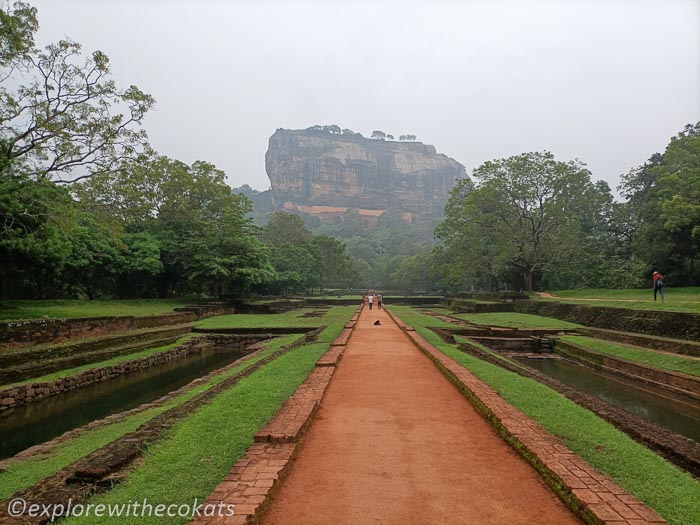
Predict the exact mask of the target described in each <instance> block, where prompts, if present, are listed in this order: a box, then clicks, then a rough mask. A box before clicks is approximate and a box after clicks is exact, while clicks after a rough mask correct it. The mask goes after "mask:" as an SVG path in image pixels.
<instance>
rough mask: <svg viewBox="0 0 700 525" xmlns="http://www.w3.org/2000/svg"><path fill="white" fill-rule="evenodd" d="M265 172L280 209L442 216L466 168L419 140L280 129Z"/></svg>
mask: <svg viewBox="0 0 700 525" xmlns="http://www.w3.org/2000/svg"><path fill="white" fill-rule="evenodd" d="M265 168H266V170H267V175H268V177H269V178H270V183H271V186H272V200H273V203H274V205H275V207H276V208H277V209H285V210H289V211H302V212H304V213H312V214H317V215H320V216H324V215H329V216H333V215H334V214H335V215H338V214H342V213H344V212H345V211H347V209H356V210H360V214H362V215H367V216H373V215H377V213H379V214H381V211H383V210H388V209H391V210H396V211H401V212H404V214H405V216H407V217H411V216H418V217H440V216H442V215H443V211H444V207H445V203H446V202H447V199H448V197H449V192H450V190H451V189H452V187H453V186H454V184H455V180H456V179H459V178H463V177H466V172H465V169H464V166H462V165H461V164H460V163H458V162H457V161H455V160H453V159H451V158H449V157H447V156H445V155H442V154H438V153H436V152H435V148H434V147H433V146H429V145H426V144H422V143H420V142H393V141H383V140H374V139H367V138H364V137H361V136H358V135H341V134H332V133H329V132H326V131H312V130H285V129H278V130H277V131H276V132H275V133H274V134H273V135H272V137H270V145H269V148H268V150H267V153H266V155H265Z"/></svg>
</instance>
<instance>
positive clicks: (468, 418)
mask: <svg viewBox="0 0 700 525" xmlns="http://www.w3.org/2000/svg"><path fill="white" fill-rule="evenodd" d="M376 319H381V322H382V326H373V322H374V321H375V320H376ZM263 523H265V524H267V525H273V524H286V525H313V524H333V525H342V524H367V523H378V524H383V525H384V524H386V525H399V524H400V525H410V524H426V523H437V524H441V525H448V524H457V523H464V524H472V525H474V524H478V525H504V524H523V525H525V524H528V525H529V524H532V523H537V524H538V525H546V524H551V525H567V524H574V523H580V522H579V521H578V520H577V519H576V518H575V517H574V516H573V515H572V514H571V513H570V512H569V510H568V509H567V508H566V507H565V506H564V504H563V503H561V501H559V499H558V498H557V497H556V496H555V495H554V494H553V493H552V492H550V491H549V489H548V488H547V487H546V486H545V485H544V484H543V482H542V481H541V480H540V478H539V477H538V475H537V473H536V472H535V471H534V469H532V468H531V467H530V466H529V465H528V464H526V463H525V461H524V460H522V459H521V458H520V457H519V456H518V455H517V453H516V452H515V451H513V450H512V449H511V448H510V446H508V445H507V444H506V443H505V442H503V441H502V440H501V439H500V438H499V437H497V436H496V434H495V433H494V432H493V430H492V429H491V427H490V426H488V424H487V423H486V422H485V421H484V420H483V418H482V417H481V416H480V415H479V414H478V413H477V412H476V411H475V410H474V408H473V407H472V405H471V404H470V403H469V402H468V401H467V400H466V399H465V398H464V397H463V396H462V394H461V393H459V392H458V391H457V389H456V388H455V387H454V386H453V385H452V384H451V383H449V382H448V381H447V379H445V378H444V377H443V376H442V375H441V374H440V372H439V371H438V370H437V368H436V367H435V366H434V365H433V364H432V362H430V361H429V360H428V358H427V357H425V356H424V355H423V354H422V353H420V351H419V350H418V349H417V348H416V347H415V346H414V345H413V344H412V343H411V342H410V340H409V339H408V338H407V337H406V336H405V335H404V334H403V333H402V332H401V331H400V330H399V328H398V327H397V326H396V324H395V323H393V321H392V320H391V319H390V318H389V316H388V315H386V314H385V313H384V312H377V311H376V310H374V311H372V312H370V311H368V310H366V309H365V310H364V311H363V313H362V315H361V316H360V320H359V322H358V325H357V328H356V330H355V333H354V334H353V336H352V338H351V340H350V343H349V345H348V347H347V349H346V351H345V354H344V356H343V360H342V361H341V363H340V366H339V367H338V369H337V371H336V373H335V375H334V377H333V380H332V381H331V384H330V386H329V387H328V391H327V392H326V397H325V398H324V400H323V404H322V405H321V408H320V410H319V412H318V413H317V416H316V418H315V419H314V422H313V424H312V426H311V429H310V430H309V432H308V435H307V437H306V441H305V442H304V445H303V447H302V449H301V452H300V453H299V457H298V459H297V461H296V462H295V463H294V465H293V466H292V470H291V472H290V474H289V477H288V478H287V479H286V480H285V481H284V482H283V483H282V486H281V488H280V491H279V493H278V494H277V496H276V498H275V499H274V501H273V503H272V506H271V508H270V510H269V512H268V513H267V515H266V517H265V519H264V520H263Z"/></svg>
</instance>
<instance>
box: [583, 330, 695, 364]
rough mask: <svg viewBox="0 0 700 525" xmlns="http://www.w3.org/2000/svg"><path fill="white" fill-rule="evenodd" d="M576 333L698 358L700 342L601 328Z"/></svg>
mask: <svg viewBox="0 0 700 525" xmlns="http://www.w3.org/2000/svg"><path fill="white" fill-rule="evenodd" d="M578 332H580V333H582V334H584V335H588V336H591V337H595V338H596V339H604V340H606V341H615V342H617V343H623V344H627V345H634V346H638V347H642V348H651V349H653V350H661V351H663V352H671V353H674V354H685V355H691V356H694V357H700V342H695V341H681V340H678V339H671V338H669V337H657V336H653V335H644V334H631V333H629V332H619V331H617V330H604V329H602V328H589V327H586V328H579V329H578Z"/></svg>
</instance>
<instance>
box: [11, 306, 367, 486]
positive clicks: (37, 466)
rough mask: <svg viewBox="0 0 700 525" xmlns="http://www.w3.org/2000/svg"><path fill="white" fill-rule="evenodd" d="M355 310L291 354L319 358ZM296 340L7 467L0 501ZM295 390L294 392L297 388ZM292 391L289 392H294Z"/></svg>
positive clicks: (335, 316)
mask: <svg viewBox="0 0 700 525" xmlns="http://www.w3.org/2000/svg"><path fill="white" fill-rule="evenodd" d="M354 310H355V307H335V308H331V309H329V310H328V312H327V313H326V315H325V316H324V317H323V318H319V319H322V320H323V323H318V324H323V325H327V326H328V327H327V328H326V329H325V330H324V331H323V332H321V334H319V337H318V339H319V341H320V343H316V344H314V345H307V346H305V347H302V348H300V349H296V350H293V352H298V351H299V350H303V349H307V350H309V353H308V355H307V356H306V357H305V358H304V359H307V358H308V356H309V355H312V354H313V355H317V356H318V357H320V355H321V354H322V353H323V352H324V351H325V350H326V349H327V348H328V346H329V345H330V342H331V341H332V340H333V339H335V338H336V337H337V336H338V335H339V334H340V332H341V331H342V330H343V327H344V325H345V323H346V322H347V321H348V319H349V318H350V316H351V315H352V313H353V312H354ZM294 314H295V312H288V313H287V314H282V316H284V317H285V318H286V319H289V318H291V317H292V316H293V315H294ZM298 314H299V312H296V315H298ZM241 317H242V316H241ZM253 317H260V318H263V320H264V319H267V318H269V317H271V316H270V315H259V316H253ZM303 321H308V319H304V318H302V319H299V322H303ZM247 324H248V326H250V319H248V323H247ZM260 325H262V326H267V325H266V324H265V323H264V322H261V323H260ZM298 337H299V334H290V335H287V336H282V337H279V338H276V339H274V340H273V341H270V342H268V343H266V344H265V347H266V349H265V351H263V352H261V353H260V354H259V355H258V356H256V357H255V358H254V359H251V360H248V361H246V362H245V363H242V364H241V365H239V366H237V367H235V368H233V369H232V370H229V371H228V372H226V373H225V374H219V375H216V376H214V377H213V378H212V379H210V380H209V381H208V382H207V383H206V384H203V385H198V386H197V387H195V388H193V389H191V390H189V391H187V392H185V393H183V394H181V395H180V396H177V397H176V398H175V399H173V400H171V401H169V402H168V403H167V404H165V405H164V406H162V407H155V408H152V409H149V410H147V411H144V412H142V413H138V414H134V415H133V416H130V417H128V418H127V419H125V420H122V421H119V422H116V423H112V424H109V425H106V426H104V427H100V428H97V429H92V430H86V431H85V432H82V433H81V434H80V435H78V436H76V437H75V438H74V439H72V440H70V441H67V442H65V443H62V444H60V445H58V446H57V447H56V448H55V449H53V451H52V452H51V453H50V454H48V455H39V456H33V457H31V458H29V459H27V460H25V461H22V462H21V463H16V464H14V465H12V466H10V467H9V468H8V469H7V471H5V472H0V499H3V498H7V497H8V496H10V495H11V494H13V493H14V492H16V491H18V490H21V489H22V488H25V487H28V486H31V485H33V484H34V483H36V482H38V481H40V480H41V479H44V478H45V477H47V476H50V475H52V474H53V473H55V472H56V471H58V470H60V469H61V468H64V467H66V466H67V465H69V464H71V463H73V462H75V461H77V460H78V459H80V458H81V457H84V456H85V455H87V454H89V453H91V452H93V451H94V450H97V449H98V448H100V447H103V446H105V445H106V444H108V443H110V442H112V441H114V440H115V439H117V438H119V437H121V436H123V435H124V434H126V433H128V432H132V431H134V430H136V429H137V428H138V427H139V426H140V425H141V424H143V423H144V422H146V421H148V420H149V419H151V418H153V417H155V416H156V415H158V414H160V413H162V412H164V411H165V410H168V409H170V408H172V407H175V406H178V405H181V404H183V403H185V402H186V401H188V400H189V399H192V398H193V397H194V396H195V395H197V394H199V393H200V392H203V391H205V390H208V389H210V388H212V387H213V386H215V385H217V384H219V383H221V382H222V381H224V380H225V379H227V378H228V377H231V376H232V375H234V374H236V373H238V372H240V371H241V370H244V369H246V368H248V367H250V366H252V365H254V364H255V363H256V362H258V361H259V360H261V359H264V358H265V357H267V356H268V355H270V354H271V353H272V352H274V351H275V350H278V349H279V348H280V347H281V346H282V345H284V344H289V343H291V342H292V341H294V340H296V339H297V338H298ZM318 357H313V359H312V360H311V368H313V364H314V363H315V361H316V359H317V358H318ZM275 362H276V361H275ZM304 362H306V361H304ZM104 363H106V362H104ZM104 363H100V364H99V365H103V364H104ZM272 364H273V363H271V364H270V365H266V366H265V367H264V369H267V368H268V367H269V366H271V365H272ZM307 364H308V363H307ZM274 370H277V368H274ZM309 370H310V369H309ZM261 371H262V370H261ZM261 371H258V372H256V373H254V374H253V376H255V375H256V374H258V373H260V372H261ZM274 373H276V372H274ZM285 373H286V372H285ZM307 373H308V372H307ZM283 375H284V374H282V375H281V377H282V376H283ZM251 377H252V376H251ZM304 377H305V376H304ZM302 380H303V379H302ZM33 381H34V380H33ZM300 382H301V381H300ZM235 388H236V387H234V389H235ZM294 388H296V386H295V387H294ZM294 388H293V389H292V391H293V390H294ZM228 392H229V391H227V394H228ZM277 394H278V392H276V391H275V395H277ZM221 395H224V394H220V395H219V396H217V397H216V398H215V399H219V397H220V396H221ZM280 404H281V403H280ZM273 413H274V412H273ZM229 422H230V421H229ZM217 424H218V423H217ZM260 426H261V425H260ZM256 429H257V427H256ZM208 439H209V435H208V434H207V433H204V434H202V435H201V436H200V441H201V442H202V443H206V442H207V440H208ZM246 448H247V447H246ZM183 474H184V473H183ZM222 478H223V475H222Z"/></svg>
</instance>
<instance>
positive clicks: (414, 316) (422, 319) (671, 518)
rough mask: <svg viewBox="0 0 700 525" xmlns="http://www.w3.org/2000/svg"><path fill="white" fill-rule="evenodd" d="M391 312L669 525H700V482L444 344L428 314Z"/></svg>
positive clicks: (548, 394)
mask: <svg viewBox="0 0 700 525" xmlns="http://www.w3.org/2000/svg"><path fill="white" fill-rule="evenodd" d="M393 310H394V311H395V312H396V314H398V315H399V316H400V317H401V319H402V320H403V321H404V322H405V323H406V324H408V325H411V326H413V327H415V329H416V331H418V333H419V334H420V335H421V336H422V337H424V338H425V339H426V340H427V341H429V342H430V343H431V344H433V345H434V346H435V347H437V348H439V349H440V350H441V351H443V352H444V353H445V354H447V355H448V356H449V357H451V358H452V359H454V360H455V361H457V362H458V363H460V364H461V365H463V366H465V367H466V368H468V369H469V370H470V371H471V372H472V373H474V374H475V375H476V376H477V377H479V378H480V379H481V380H482V381H484V382H486V383H487V384H489V385H490V386H491V387H492V388H494V389H496V390H497V391H498V392H499V394H500V395H501V396H502V397H503V398H504V399H506V400H507V401H508V402H509V403H511V404H512V405H514V406H515V407H517V408H518V409H519V410H521V411H522V412H524V413H525V414H527V415H528V416H530V417H531V418H533V419H534V420H536V421H538V422H539V423H540V424H541V425H543V426H544V427H545V428H546V429H547V430H549V431H550V432H551V433H552V434H554V435H556V436H558V437H559V438H560V439H562V441H564V443H566V445H567V446H568V447H569V448H571V450H573V451H574V452H576V453H577V454H579V455H580V456H582V457H583V458H585V459H586V460H587V461H588V462H589V463H591V464H592V465H593V466H595V467H596V468H598V469H599V470H601V471H603V472H605V473H606V474H608V475H609V476H610V477H611V478H612V479H614V480H615V481H616V482H617V483H619V484H620V485H622V486H623V487H625V488H626V489H627V490H629V491H630V492H631V493H632V494H634V495H635V496H636V497H637V498H639V499H640V500H642V501H643V502H645V503H646V504H647V505H649V506H650V507H652V508H653V509H655V510H656V511H657V512H659V513H660V514H661V515H662V516H663V517H664V518H666V520H668V522H669V523H670V524H671V525H689V524H691V523H700V504H699V503H700V481H698V480H697V479H695V478H693V476H691V475H690V474H688V473H687V472H683V471H681V470H680V469H679V468H677V467H676V466H675V465H673V464H671V463H669V462H668V461H666V460H665V459H663V458H662V457H661V456H659V455H657V454H655V453H654V452H652V451H651V450H649V449H647V448H645V447H643V446H642V445H640V444H638V443H636V442H635V441H633V440H632V439H630V438H629V437H628V436H626V435H625V434H623V433H622V432H620V431H619V430H617V429H615V428H614V427H613V426H612V425H610V424H609V423H607V422H605V421H604V420H602V419H600V418H599V417H598V416H596V415H595V414H593V413H592V412H590V411H588V410H586V409H584V408H582V407H580V406H578V405H577V404H575V403H574V402H573V401H570V400H568V399H566V398H565V397H563V396H562V395H560V394H558V393H557V392H555V391H554V390H552V389H550V388H548V387H546V386H545V385H542V384H541V383H538V382H537V381H534V380H532V379H528V378H525V377H522V376H519V375H517V374H515V373H512V372H509V371H507V370H504V369H502V368H500V367H497V366H495V365H492V364H490V363H486V362H485V361H481V360H480V359H476V358H474V357H472V356H469V355H467V354H465V353H463V352H460V351H459V350H457V347H456V345H450V344H446V343H443V342H442V341H441V340H440V338H439V337H438V336H437V334H435V333H434V332H433V331H431V330H429V329H427V328H426V326H433V325H434V319H433V318H431V317H430V316H427V315H424V314H421V313H420V312H418V311H416V310H414V309H412V308H406V307H394V308H393Z"/></svg>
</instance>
